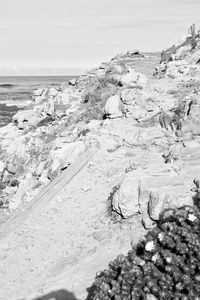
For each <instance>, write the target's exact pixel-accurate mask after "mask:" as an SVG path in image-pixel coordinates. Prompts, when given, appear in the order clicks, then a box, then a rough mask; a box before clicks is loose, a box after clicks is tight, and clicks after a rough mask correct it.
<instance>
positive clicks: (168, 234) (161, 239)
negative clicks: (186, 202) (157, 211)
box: [87, 206, 200, 300]
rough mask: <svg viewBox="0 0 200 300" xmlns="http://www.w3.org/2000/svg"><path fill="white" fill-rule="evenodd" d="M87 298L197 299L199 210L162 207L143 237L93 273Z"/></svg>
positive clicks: (199, 280)
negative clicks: (132, 246) (163, 208)
mask: <svg viewBox="0 0 200 300" xmlns="http://www.w3.org/2000/svg"><path fill="white" fill-rule="evenodd" d="M90 299H93V300H101V299H102V300H109V299H110V300H120V299H121V300H131V299H132V300H133V299H134V300H139V299H151V300H152V299H163V300H164V299H166V300H168V299H196V300H198V299H200V212H199V210H197V209H196V208H193V207H189V206H185V207H182V208H179V209H172V210H168V211H165V212H164V213H163V214H162V215H161V218H160V220H159V222H158V226H157V227H156V228H155V229H153V230H151V231H150V232H148V234H147V235H146V236H145V239H144V240H142V241H141V242H139V243H138V244H137V246H136V247H134V248H133V249H132V250H131V251H130V252H129V253H128V254H127V256H124V255H120V256H118V257H117V258H116V259H115V260H114V261H113V262H111V263H110V264H109V268H108V269H107V270H105V271H103V272H101V273H100V274H99V275H97V276H96V280H95V282H94V284H93V286H92V287H91V288H90V289H89V295H88V297H87V300H90Z"/></svg>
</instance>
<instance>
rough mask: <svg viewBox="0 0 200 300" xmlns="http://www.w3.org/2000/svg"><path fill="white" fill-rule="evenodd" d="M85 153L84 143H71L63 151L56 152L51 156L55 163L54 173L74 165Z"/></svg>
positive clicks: (53, 166) (53, 165)
mask: <svg viewBox="0 0 200 300" xmlns="http://www.w3.org/2000/svg"><path fill="white" fill-rule="evenodd" d="M84 151H85V144H84V143H83V142H82V141H77V142H74V143H69V144H67V145H66V146H64V147H63V148H61V149H58V150H54V151H53V152H52V153H51V155H50V157H51V159H52V161H53V163H52V168H51V170H52V172H55V171H57V170H58V169H59V168H65V167H66V166H68V165H69V164H71V163H73V162H74V161H75V160H76V159H77V158H78V156H79V155H80V154H81V153H83V152H84Z"/></svg>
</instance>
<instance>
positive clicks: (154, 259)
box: [151, 253, 159, 262]
mask: <svg viewBox="0 0 200 300" xmlns="http://www.w3.org/2000/svg"><path fill="white" fill-rule="evenodd" d="M158 259H159V254H158V253H156V254H154V255H153V256H152V258H151V260H152V261H153V262H156V261H157V260H158Z"/></svg>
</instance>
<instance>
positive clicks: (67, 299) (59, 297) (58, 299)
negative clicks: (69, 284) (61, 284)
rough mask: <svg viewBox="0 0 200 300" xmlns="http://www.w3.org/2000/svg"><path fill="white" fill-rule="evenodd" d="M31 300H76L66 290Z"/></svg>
mask: <svg viewBox="0 0 200 300" xmlns="http://www.w3.org/2000/svg"><path fill="white" fill-rule="evenodd" d="M33 300H78V299H77V298H76V297H75V295H74V294H73V293H70V292H68V291H66V290H58V291H53V292H50V293H48V294H46V295H43V296H40V297H37V298H34V299H33Z"/></svg>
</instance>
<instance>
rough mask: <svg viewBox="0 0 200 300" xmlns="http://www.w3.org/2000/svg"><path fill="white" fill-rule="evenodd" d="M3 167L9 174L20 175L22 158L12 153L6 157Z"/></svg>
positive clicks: (22, 169) (22, 165) (22, 166)
mask: <svg viewBox="0 0 200 300" xmlns="http://www.w3.org/2000/svg"><path fill="white" fill-rule="evenodd" d="M5 169H6V171H7V172H8V173H10V174H11V175H15V174H18V175H21V174H22V173H23V172H24V159H23V158H21V157H18V156H17V155H14V154H13V155H12V156H10V157H9V158H8V159H7V161H6V166H5Z"/></svg>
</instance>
